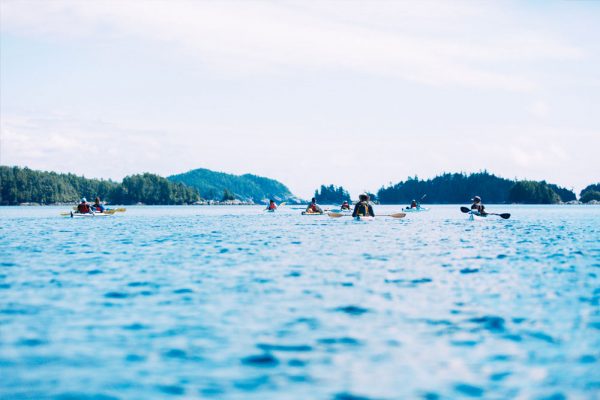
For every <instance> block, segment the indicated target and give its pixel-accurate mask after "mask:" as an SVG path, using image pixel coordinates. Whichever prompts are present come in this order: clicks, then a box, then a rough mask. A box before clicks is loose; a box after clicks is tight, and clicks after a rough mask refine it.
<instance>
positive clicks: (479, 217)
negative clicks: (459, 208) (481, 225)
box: [469, 211, 487, 221]
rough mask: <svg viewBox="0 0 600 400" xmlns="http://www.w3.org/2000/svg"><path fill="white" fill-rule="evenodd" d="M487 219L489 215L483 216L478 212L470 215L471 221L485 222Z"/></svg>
mask: <svg viewBox="0 0 600 400" xmlns="http://www.w3.org/2000/svg"><path fill="white" fill-rule="evenodd" d="M486 219H487V215H481V214H479V213H478V212H472V211H471V212H470V213H469V221H485V220H486Z"/></svg>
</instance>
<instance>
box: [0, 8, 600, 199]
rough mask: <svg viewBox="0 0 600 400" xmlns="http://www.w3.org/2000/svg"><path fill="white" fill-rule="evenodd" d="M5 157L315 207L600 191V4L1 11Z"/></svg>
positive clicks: (1, 149) (1, 145)
mask: <svg viewBox="0 0 600 400" xmlns="http://www.w3.org/2000/svg"><path fill="white" fill-rule="evenodd" d="M0 7H1V10H0V11H1V12H0V22H1V23H0V29H1V38H0V47H1V49H0V50H1V51H0V164H2V165H18V166H27V167H29V168H32V169H41V170H51V171H56V172H72V173H75V174H77V175H84V176H86V177H90V178H105V179H108V178H110V179H114V180H121V179H122V178H123V177H124V176H126V175H131V174H134V173H141V172H151V173H157V174H159V175H162V176H168V175H173V174H177V173H182V172H186V171H189V170H192V169H196V168H208V169H211V170H214V171H219V172H226V173H232V174H243V173H252V174H256V175H260V176H266V177H269V178H273V179H277V180H279V181H281V182H282V183H284V184H285V185H286V186H288V187H289V188H290V190H291V191H292V192H293V193H294V194H296V195H298V196H300V197H302V198H308V197H310V196H311V195H312V192H313V191H314V190H315V189H317V188H318V187H319V186H320V185H321V184H335V185H341V186H343V187H344V188H346V189H348V190H349V191H350V193H351V194H352V195H353V197H355V196H356V195H357V194H358V193H359V192H361V191H363V190H365V189H366V190H369V191H377V190H378V189H379V188H380V187H381V186H387V185H389V184H390V183H397V182H399V181H403V180H406V178H407V177H408V176H415V175H417V176H418V177H419V178H421V179H427V178H433V177H434V176H436V175H438V174H441V173H443V172H467V173H470V172H478V171H482V170H487V171H489V172H490V173H493V174H495V175H498V176H501V177H505V178H508V179H513V178H518V179H532V180H546V181H548V182H550V183H555V184H558V185H560V186H563V187H566V188H568V189H574V190H575V192H576V194H579V192H580V190H581V189H583V188H584V187H585V186H587V185H589V184H592V183H596V182H598V181H599V180H600V162H599V161H598V149H599V148H600V118H599V117H598V115H597V113H598V111H597V110H598V109H600V90H599V89H600V68H599V66H600V40H598V39H599V38H600V27H599V26H598V24H597V21H598V20H600V18H599V17H600V3H594V2H517V1H507V2H495V3H494V2H486V3H475V2H452V3H448V2H435V1H430V2H419V3H404V2H378V3H367V2H358V1H351V2H335V1H331V2H325V3H305V2H219V3H216V2H187V1H176V2H162V1H154V2H136V1H123V2H115V1H95V2H70V1H67V2H64V1H53V2H41V1H6V0H3V1H1V2H0Z"/></svg>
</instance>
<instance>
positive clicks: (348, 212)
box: [325, 208, 352, 214]
mask: <svg viewBox="0 0 600 400" xmlns="http://www.w3.org/2000/svg"><path fill="white" fill-rule="evenodd" d="M325 211H329V212H332V213H337V214H352V210H340V209H339V208H336V209H333V210H325Z"/></svg>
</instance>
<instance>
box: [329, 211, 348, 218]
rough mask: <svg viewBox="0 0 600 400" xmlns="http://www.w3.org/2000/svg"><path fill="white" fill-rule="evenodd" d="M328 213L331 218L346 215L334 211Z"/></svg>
mask: <svg viewBox="0 0 600 400" xmlns="http://www.w3.org/2000/svg"><path fill="white" fill-rule="evenodd" d="M327 215H329V216H330V217H331V218H340V217H343V216H344V214H340V213H333V212H330V213H327Z"/></svg>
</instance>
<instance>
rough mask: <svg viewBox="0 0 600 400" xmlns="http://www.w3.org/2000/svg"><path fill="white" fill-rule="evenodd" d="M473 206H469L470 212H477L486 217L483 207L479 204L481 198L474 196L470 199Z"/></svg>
mask: <svg viewBox="0 0 600 400" xmlns="http://www.w3.org/2000/svg"><path fill="white" fill-rule="evenodd" d="M471 201H472V202H473V204H471V210H473V211H477V212H478V213H479V214H481V215H486V214H487V213H486V212H485V206H484V205H483V204H481V197H479V196H475V197H473V198H472V199H471Z"/></svg>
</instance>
